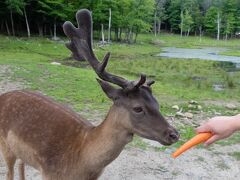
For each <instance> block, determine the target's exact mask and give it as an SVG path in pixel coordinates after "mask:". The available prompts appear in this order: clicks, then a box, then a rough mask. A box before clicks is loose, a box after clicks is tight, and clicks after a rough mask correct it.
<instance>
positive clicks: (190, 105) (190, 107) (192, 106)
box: [188, 104, 196, 109]
mask: <svg viewBox="0 0 240 180" xmlns="http://www.w3.org/2000/svg"><path fill="white" fill-rule="evenodd" d="M188 109H196V106H195V105H192V104H189V105H188Z"/></svg>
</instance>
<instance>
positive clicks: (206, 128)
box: [196, 124, 211, 133]
mask: <svg viewBox="0 0 240 180" xmlns="http://www.w3.org/2000/svg"><path fill="white" fill-rule="evenodd" d="M210 131H211V129H210V127H209V126H208V125H207V124H203V125H201V126H199V127H198V128H196V132H197V133H202V132H210Z"/></svg>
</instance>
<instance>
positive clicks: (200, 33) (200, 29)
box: [199, 26, 202, 42]
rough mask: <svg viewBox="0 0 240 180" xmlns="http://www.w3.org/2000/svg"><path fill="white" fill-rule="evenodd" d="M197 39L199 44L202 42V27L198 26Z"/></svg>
mask: <svg viewBox="0 0 240 180" xmlns="http://www.w3.org/2000/svg"><path fill="white" fill-rule="evenodd" d="M199 38H200V42H202V26H199Z"/></svg>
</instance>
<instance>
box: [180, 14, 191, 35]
mask: <svg viewBox="0 0 240 180" xmlns="http://www.w3.org/2000/svg"><path fill="white" fill-rule="evenodd" d="M181 19H182V20H181V22H182V23H181V24H179V27H180V28H181V27H182V31H183V32H189V31H190V30H191V28H192V24H193V19H192V16H191V15H190V14H189V11H188V10H186V11H185V12H184V14H181Z"/></svg>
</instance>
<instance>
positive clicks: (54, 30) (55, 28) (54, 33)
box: [53, 18, 57, 40]
mask: <svg viewBox="0 0 240 180" xmlns="http://www.w3.org/2000/svg"><path fill="white" fill-rule="evenodd" d="M53 39H54V40H57V20H56V18H55V19H54V28H53Z"/></svg>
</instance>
